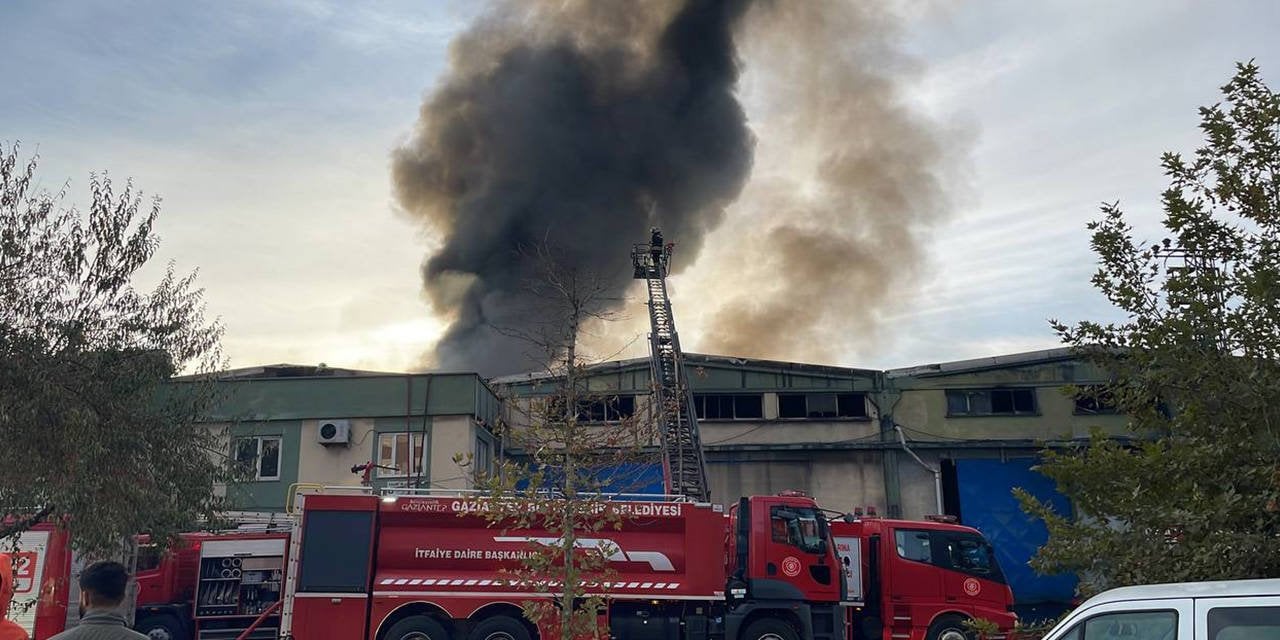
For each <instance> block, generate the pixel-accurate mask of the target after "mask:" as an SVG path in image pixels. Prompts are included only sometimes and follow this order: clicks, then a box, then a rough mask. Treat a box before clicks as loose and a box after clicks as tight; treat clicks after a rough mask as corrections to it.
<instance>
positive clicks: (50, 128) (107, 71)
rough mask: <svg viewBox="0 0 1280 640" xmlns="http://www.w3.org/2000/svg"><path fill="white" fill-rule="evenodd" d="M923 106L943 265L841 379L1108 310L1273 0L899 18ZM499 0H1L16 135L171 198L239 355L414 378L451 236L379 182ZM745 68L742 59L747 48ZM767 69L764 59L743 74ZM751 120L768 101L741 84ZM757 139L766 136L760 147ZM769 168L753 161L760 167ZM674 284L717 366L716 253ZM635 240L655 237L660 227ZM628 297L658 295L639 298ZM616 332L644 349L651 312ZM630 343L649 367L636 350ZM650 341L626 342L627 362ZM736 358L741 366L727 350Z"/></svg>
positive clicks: (1262, 28)
mask: <svg viewBox="0 0 1280 640" xmlns="http://www.w3.org/2000/svg"><path fill="white" fill-rule="evenodd" d="M903 6H904V7H909V10H908V11H906V12H904V14H903V18H902V20H903V24H902V29H901V32H900V35H899V39H898V41H897V43H896V44H897V46H899V47H900V48H901V49H902V50H903V51H904V52H906V53H908V54H910V55H912V56H914V57H915V58H916V61H917V65H918V68H917V72H916V73H914V74H913V75H912V76H911V78H910V79H909V80H908V81H906V83H905V85H904V87H905V90H906V96H907V99H908V100H909V102H910V104H911V108H914V109H918V110H920V111H921V112H923V113H926V114H928V115H929V117H931V118H932V119H933V120H935V121H936V122H939V123H941V125H942V126H944V127H947V128H949V129H953V130H954V131H956V132H957V135H956V136H955V137H954V138H953V139H955V140H957V141H958V142H957V144H961V145H963V147H964V148H963V153H962V154H961V155H962V156H963V158H962V162H961V165H962V166H960V167H959V169H961V174H962V175H963V180H961V181H960V182H958V183H957V184H956V185H955V186H954V192H953V193H951V194H949V199H950V201H951V203H952V210H951V212H950V216H949V217H948V219H947V221H946V222H944V223H942V224H940V225H938V226H936V227H935V228H933V229H931V230H930V231H929V232H928V240H927V243H926V249H927V251H926V254H927V256H928V260H927V264H926V265H925V266H924V270H923V272H922V275H921V277H920V278H918V280H917V281H916V282H915V283H913V284H909V285H906V286H903V287H901V289H900V290H899V291H897V292H895V299H896V301H897V304H895V305H894V308H892V309H891V310H888V311H886V312H885V313H883V314H882V315H881V317H880V322H879V327H878V328H877V330H876V331H875V333H874V336H870V337H868V339H867V340H862V341H858V345H857V347H856V348H839V349H833V351H832V352H831V353H830V354H829V356H828V357H825V358H822V360H823V363H824V364H837V365H846V366H854V367H867V368H881V367H896V366H909V365H917V364H926V363H932V362H944V361H949V360H957V359H964V358H971V357H982V356H991V355H998V354H1004V353H1013V352H1017V351H1024V350H1029V349H1040V348H1049V347H1053V346H1055V345H1056V344H1057V340H1056V338H1055V336H1054V335H1053V333H1052V331H1051V330H1050V329H1049V325H1048V319H1049V318H1059V319H1062V320H1067V321H1073V320H1081V319H1107V318H1110V317H1114V312H1113V311H1111V310H1110V309H1109V308H1108V306H1107V304H1106V302H1105V300H1102V299H1101V297H1100V296H1099V295H1098V294H1097V293H1096V292H1094V291H1093V290H1092V288H1091V287H1090V285H1089V276H1090V275H1091V273H1092V272H1093V271H1094V269H1095V268H1096V262H1095V260H1094V257H1093V256H1092V254H1091V253H1090V250H1089V236H1088V233H1087V231H1086V230H1085V224H1086V223H1087V222H1088V221H1089V220H1091V219H1094V218H1096V217H1097V216H1098V205H1099V203H1101V202H1103V201H1117V200H1118V201H1120V203H1121V204H1122V206H1123V207H1124V208H1125V209H1126V211H1128V212H1129V214H1130V215H1131V217H1132V221H1133V222H1134V224H1135V226H1136V227H1137V228H1138V231H1139V235H1140V236H1142V237H1149V238H1159V237H1161V236H1160V234H1159V228H1158V221H1159V214H1160V212H1159V209H1158V197H1159V193H1160V191H1161V190H1162V189H1163V188H1164V186H1165V180H1164V178H1163V176H1162V175H1161V172H1160V169H1159V166H1158V160H1159V157H1160V154H1161V152H1163V151H1166V150H1172V151H1183V152H1190V151H1192V150H1193V149H1194V148H1195V147H1196V146H1197V145H1198V142H1199V136H1198V131H1197V129H1196V126H1197V124H1198V115H1197V111H1196V110H1197V108H1198V107H1200V106H1202V105H1207V104H1212V103H1213V102H1215V101H1216V100H1217V97H1218V95H1219V94H1218V87H1220V86H1221V85H1222V84H1224V83H1225V82H1226V81H1227V80H1228V79H1229V78H1230V77H1231V75H1232V73H1233V71H1234V63H1235V62H1237V61H1243V60H1248V59H1254V60H1255V61H1256V62H1257V63H1258V64H1259V65H1260V66H1261V68H1262V72H1263V75H1264V77H1265V78H1267V79H1268V80H1270V82H1271V85H1272V86H1273V87H1280V38H1276V37H1275V34H1276V33H1280V4H1277V3H1274V2H1269V1H1244V0H1235V1H1232V0H1224V1H1221V2H1207V1H1205V2H1191V1H1183V0H1165V1H1155V0H1130V1H1126V2H1092V1H1089V2H1067V1H1056V0H1055V1H1043V2H1021V1H1014V0H1009V1H1003V0H990V1H974V2H967V3H944V2H933V3H928V4H920V3H904V4H903ZM481 10H483V3H481V2H453V1H449V0H436V1H429V2H410V1H404V2H393V1H378V2H360V3H351V2H338V1H334V2H325V1H321V0H314V1H280V2H269V3H267V2H251V1H226V2H216V3H215V2H202V3H197V2H190V3H185V2H184V3H173V2H161V1H158V0H157V1H151V2H148V1H128V0H114V1H101V2H93V1H68V2H57V3H51V2H43V1H30V2H27V1H22V0H17V1H14V0H9V1H7V2H3V3H0V60H2V61H3V64H2V67H0V68H3V69H4V73H3V77H4V81H3V82H0V141H5V142H6V143H11V142H14V141H20V142H21V144H22V149H23V150H24V152H26V153H38V154H39V156H40V172H39V173H40V176H41V180H42V184H43V185H44V186H46V187H48V188H50V189H58V188H61V187H62V186H63V185H64V184H66V185H68V186H69V194H70V195H69V200H70V201H71V202H73V203H78V204H83V203H84V202H85V201H86V199H87V197H88V195H87V192H86V185H87V182H88V176H89V173H90V172H93V171H106V172H107V173H108V174H109V175H110V176H112V177H113V178H116V179H125V178H132V179H133V180H134V181H135V182H136V184H137V185H138V186H139V187H140V188H141V189H142V190H143V191H144V192H145V193H147V194H155V195H159V196H160V197H161V198H162V199H163V212H162V214H161V219H160V222H159V224H158V231H159V234H160V235H161V238H162V244H161V246H160V249H159V252H158V261H157V264H155V265H153V266H152V267H149V269H148V270H147V271H146V272H144V273H143V274H142V276H141V278H140V281H141V284H143V285H145V284H146V282H147V280H148V278H155V277H156V275H157V274H158V273H159V271H160V270H161V269H162V268H163V266H164V262H165V261H173V263H174V264H175V265H176V267H177V268H178V269H179V270H182V271H189V270H192V269H198V270H199V278H198V282H199V283H200V284H201V285H202V286H203V287H204V288H205V296H206V301H207V303H208V312H209V314H210V315H211V316H213V317H217V318H219V319H220V321H221V322H222V323H223V324H224V325H225V328H226V334H225V337H224V339H223V349H224V351H225V354H226V356H227V358H228V360H229V364H230V365H231V366H236V367H242V366H252V365H259V364H270V363H277V362H292V363H300V364H319V363H322V362H323V363H326V364H328V365H330V366H345V367H357V368H370V369H379V370H391V371H403V370H412V369H416V368H418V367H420V366H422V362H423V360H422V356H423V353H424V352H426V351H427V350H429V348H430V346H431V345H432V344H433V342H434V340H435V338H436V337H437V336H438V335H439V334H440V332H441V330H442V327H443V324H442V323H441V321H440V320H439V319H437V318H435V317H433V316H432V313H431V309H430V307H429V305H428V304H427V303H426V301H425V300H424V298H423V296H422V295H421V292H420V289H421V284H420V283H421V281H420V276H419V268H420V265H421V263H422V260H423V258H424V256H425V255H427V254H428V253H429V252H430V251H431V249H432V248H433V247H435V246H437V243H438V239H437V238H433V237H432V236H431V235H430V233H429V232H425V231H423V230H422V229H421V228H420V227H419V226H418V225H416V224H415V223H413V222H412V221H411V220H409V219H408V218H407V217H406V216H404V215H402V214H401V213H399V212H397V211H396V208H395V204H394V202H393V199H392V195H391V187H390V179H389V174H388V168H389V164H390V153H391V150H392V149H394V148H395V147H397V146H398V145H400V144H401V143H403V141H404V140H406V138H407V136H408V135H409V133H410V131H411V128H412V126H413V124H414V122H415V120H416V119H417V116H418V109H419V107H420V105H421V102H422V99H423V97H424V96H425V95H427V94H428V93H429V91H430V90H431V89H432V87H433V86H435V84H436V83H437V82H438V81H439V79H440V78H441V76H442V74H443V73H444V72H445V70H446V69H447V68H448V62H449V60H448V51H449V42H450V40H451V39H452V38H453V37H454V36H455V35H456V34H458V33H459V32H461V31H462V30H464V29H465V28H466V27H467V25H468V24H469V23H470V22H471V21H472V20H473V19H474V18H475V16H476V15H477V14H478V12H480V11H481ZM744 66H746V67H747V68H748V70H749V68H750V60H749V59H747V60H744ZM748 73H749V71H748ZM744 103H745V107H746V110H747V113H748V117H749V118H750V117H751V115H752V113H753V111H752V108H753V103H752V101H751V96H750V95H744ZM760 148H761V149H766V150H767V149H768V146H767V145H761V147H760ZM762 161H767V159H764V160H762V159H761V158H759V157H757V163H760V162H762ZM733 220H734V216H733V211H732V210H731V211H730V212H729V215H728V217H727V221H726V223H725V228H724V229H722V230H720V231H717V232H713V233H712V234H711V235H710V236H708V239H707V242H708V250H706V251H704V252H703V254H702V255H701V256H700V258H699V263H698V264H695V265H692V266H691V267H690V268H689V269H687V270H686V272H685V273H684V274H683V275H681V276H678V277H677V278H675V279H674V281H673V282H672V290H673V293H672V298H673V304H674V306H675V313H676V319H677V323H678V325H679V326H680V329H681V334H682V342H683V344H684V346H685V348H686V349H688V350H690V351H698V343H699V340H700V335H701V333H702V332H703V331H705V330H707V328H706V326H705V325H706V316H705V314H703V313H701V311H702V310H703V309H704V306H701V305H699V301H700V300H706V299H707V298H708V296H714V295H715V287H714V286H712V283H710V282H708V281H706V278H703V279H702V280H700V279H699V277H698V274H699V273H700V272H701V273H709V272H715V271H717V268H720V269H723V267H724V265H722V264H721V265H717V264H716V261H717V260H724V259H727V258H724V256H725V255H727V254H725V252H717V251H716V250H715V247H716V245H717V243H721V244H722V245H727V244H729V243H731V242H732V241H733V239H734V237H735V236H734V234H735V233H737V234H741V233H745V232H746V231H744V230H742V229H740V228H738V229H735V228H733V225H732V223H733ZM641 240H642V239H641ZM632 303H633V306H638V305H642V300H641V299H640V298H639V297H638V296H637V297H636V298H635V299H634V300H633V301H632ZM630 315H632V316H633V322H632V323H631V324H630V325H628V327H627V329H626V330H624V331H622V332H621V333H623V334H625V333H626V332H627V331H631V332H632V334H633V337H634V335H638V334H639V333H640V332H642V331H643V325H642V324H637V323H639V322H640V321H642V320H643V319H644V315H643V307H642V306H638V308H637V309H633V310H632V311H631V314H630ZM623 342H624V343H627V344H630V347H629V348H628V349H624V351H623V352H622V353H624V354H628V355H639V353H640V352H638V351H636V350H637V349H642V348H643V342H642V341H626V340H624V341H623ZM633 352H634V353H633ZM725 355H733V354H725Z"/></svg>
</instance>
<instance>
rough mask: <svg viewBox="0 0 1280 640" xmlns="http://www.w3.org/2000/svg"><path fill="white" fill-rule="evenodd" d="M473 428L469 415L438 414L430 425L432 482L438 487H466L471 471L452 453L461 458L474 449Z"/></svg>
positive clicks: (434, 486) (469, 483)
mask: <svg viewBox="0 0 1280 640" xmlns="http://www.w3.org/2000/svg"><path fill="white" fill-rule="evenodd" d="M475 442H476V428H475V423H474V422H472V420H471V418H470V416H440V417H438V418H436V420H435V421H434V423H433V424H432V429H431V449H430V451H429V452H428V453H427V457H428V459H429V461H430V471H431V473H430V476H431V486H432V488H437V489H469V488H471V487H473V486H475V483H473V482H471V479H470V478H471V475H470V471H468V470H466V469H464V468H462V467H461V466H459V465H458V463H457V462H455V461H454V456H455V455H462V456H463V457H464V458H465V457H466V456H467V455H468V454H470V453H472V451H474V449H475Z"/></svg>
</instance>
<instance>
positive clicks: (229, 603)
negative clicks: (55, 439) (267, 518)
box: [13, 524, 288, 640]
mask: <svg viewBox="0 0 1280 640" xmlns="http://www.w3.org/2000/svg"><path fill="white" fill-rule="evenodd" d="M68 542H69V533H68V532H67V530H66V529H60V528H57V527H54V526H53V525H50V524H42V525H39V526H37V527H35V528H34V529H32V530H31V531H28V532H25V533H23V534H22V536H21V537H20V538H19V541H18V549H19V552H18V554H17V556H16V558H15V562H16V564H17V567H16V568H17V571H16V572H15V574H16V579H17V582H18V585H17V590H16V591H17V594H16V597H15V599H14V604H15V606H14V607H13V609H14V611H15V612H17V614H16V615H15V616H14V618H15V620H16V621H17V622H18V624H19V625H20V626H22V627H23V628H24V629H25V630H26V631H27V633H29V634H30V635H31V637H32V638H33V639H34V640H45V639H46V638H49V637H50V636H53V635H54V634H57V633H59V632H61V631H63V630H65V629H67V628H68V627H69V626H73V625H74V624H75V623H76V620H77V619H78V617H79V606H78V602H79V597H80V596H79V588H78V586H79V585H78V584H77V583H76V579H75V578H76V576H78V575H79V571H80V569H82V568H83V566H82V565H83V564H84V562H83V560H82V559H81V558H80V557H79V556H78V555H77V554H75V553H73V552H72V551H71V548H70V545H69V544H68ZM287 544H288V533H285V532H271V531H252V530H250V531H236V532H227V533H191V534H183V535H182V536H181V538H180V540H179V541H178V543H177V544H176V545H175V546H174V547H173V548H172V549H170V550H168V551H166V552H164V553H161V552H159V550H158V549H157V548H156V546H155V545H152V544H150V542H149V541H148V540H147V538H146V537H145V536H143V537H140V538H139V540H138V554H137V569H136V576H137V590H136V605H135V610H134V628H135V629H137V630H139V631H141V632H143V633H145V634H147V635H148V636H149V637H151V638H153V639H155V640H189V639H191V638H195V637H202V638H236V637H238V635H239V634H240V632H241V631H242V630H244V629H246V628H247V627H249V626H250V624H252V623H253V621H254V620H255V619H256V618H258V617H259V616H260V614H262V613H263V612H265V611H266V610H267V609H268V608H269V607H270V606H271V605H272V604H273V603H274V602H276V601H277V600H279V599H280V591H281V588H282V585H283V572H284V556H285V550H286V547H287ZM224 565H225V566H224ZM32 602H34V604H31V603H32ZM276 620H278V618H276ZM265 622H266V624H265V625H261V629H262V630H261V631H260V632H257V633H255V634H253V636H252V637H254V638H275V637H276V635H277V634H276V629H277V628H278V622H275V620H273V619H271V618H268V619H267V620H266V621H265Z"/></svg>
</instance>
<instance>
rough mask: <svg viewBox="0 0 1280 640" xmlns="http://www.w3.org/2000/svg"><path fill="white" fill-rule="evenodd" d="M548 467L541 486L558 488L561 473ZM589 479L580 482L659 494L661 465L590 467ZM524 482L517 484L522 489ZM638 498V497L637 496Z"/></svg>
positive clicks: (611, 490) (606, 490) (605, 488)
mask: <svg viewBox="0 0 1280 640" xmlns="http://www.w3.org/2000/svg"><path fill="white" fill-rule="evenodd" d="M557 471H558V470H555V469H548V470H547V474H546V477H544V478H543V485H544V487H543V488H546V489H558V488H559V486H560V484H561V482H562V480H561V476H562V474H561V473H558V472H557ZM586 474H587V475H588V476H590V478H589V479H586V480H584V482H583V483H582V484H585V485H589V486H592V487H593V488H598V489H599V490H600V491H601V492H602V493H626V494H661V493H663V482H662V465H659V464H646V463H628V464H620V465H613V466H609V467H602V468H598V469H591V470H589V471H587V472H586ZM526 486H528V485H527V483H526V482H521V483H519V484H518V486H517V488H519V489H523V488H525V487H526ZM637 499H639V498H637Z"/></svg>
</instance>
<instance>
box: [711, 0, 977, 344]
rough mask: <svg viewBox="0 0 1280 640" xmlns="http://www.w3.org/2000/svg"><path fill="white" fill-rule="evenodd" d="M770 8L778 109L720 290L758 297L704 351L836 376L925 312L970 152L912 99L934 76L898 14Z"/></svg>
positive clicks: (835, 6)
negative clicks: (928, 267)
mask: <svg viewBox="0 0 1280 640" xmlns="http://www.w3.org/2000/svg"><path fill="white" fill-rule="evenodd" d="M760 9H761V10H760V11H757V12H753V15H752V19H751V20H749V21H748V24H747V25H746V26H745V33H744V34H743V37H742V42H743V47H744V51H743V56H744V60H745V61H746V62H745V64H746V65H748V68H749V69H750V70H751V73H752V74H755V73H756V72H760V81H759V84H758V85H753V88H754V89H756V90H757V91H758V92H759V93H761V95H763V96H764V98H763V102H764V103H765V104H764V108H763V109H762V111H764V112H765V113H764V116H763V118H762V119H763V120H764V122H763V123H762V124H761V125H760V129H759V134H760V137H761V148H760V149H759V151H758V156H757V174H758V175H756V176H755V177H753V179H752V183H751V185H749V186H748V187H747V190H746V191H745V192H744V194H743V196H742V201H741V202H740V203H739V205H738V206H737V207H736V208H735V211H734V215H733V222H734V225H735V226H739V227H749V228H751V229H752V231H751V233H750V234H749V235H746V236H743V237H740V238H739V240H740V241H737V242H734V243H733V245H732V246H734V247H735V248H736V251H735V252H734V254H732V256H731V257H730V258H728V259H727V260H724V262H725V263H732V265H731V266H729V265H728V264H723V265H719V268H718V269H717V273H716V274H715V275H714V276H711V277H710V278H709V279H710V280H712V281H713V282H714V281H720V282H725V283H733V282H750V283H752V286H751V287H749V288H748V289H747V290H745V291H740V292H739V293H738V295H736V296H731V297H730V298H729V299H728V300H725V301H723V302H721V303H720V305H719V306H718V308H717V310H716V311H715V312H714V313H713V314H711V318H710V321H709V323H708V324H706V325H705V326H704V327H703V329H704V330H703V333H702V336H701V338H700V339H699V340H698V341H697V344H696V345H692V346H695V347H696V348H697V349H700V350H704V351H706V352H710V353H723V354H727V355H734V356H754V357H760V358H775V359H784V360H797V359H799V360H806V361H812V362H824V363H835V362H838V361H842V360H846V359H847V358H849V357H850V355H851V354H853V353H862V354H865V353H868V352H872V351H874V349H875V348H876V346H877V345H878V343H879V341H880V339H881V336H879V335H878V331H877V330H878V328H879V327H880V326H881V325H882V324H883V321H884V316H885V315H886V314H887V313H889V312H892V311H894V310H895V307H897V306H898V305H900V304H903V301H905V300H909V299H910V298H911V294H912V292H913V290H914V289H913V288H912V287H911V285H912V283H913V281H914V280H915V279H917V278H918V276H919V275H920V273H921V267H922V265H923V264H924V262H925V260H924V258H925V255H924V248H923V247H924V242H925V241H926V239H927V237H928V233H929V231H930V229H931V228H932V227H934V226H935V225H937V224H938V223H939V222H940V221H942V220H944V219H945V218H946V216H947V214H948V212H949V202H948V198H947V194H948V193H951V192H953V191H954V190H955V189H956V188H958V187H959V186H960V182H959V181H958V178H959V177H961V176H960V175H959V172H960V170H962V169H961V168H962V167H963V165H964V162H963V158H962V157H961V155H962V154H964V153H965V152H966V149H967V145H966V144H964V142H965V140H964V136H963V132H961V131H949V130H946V129H944V128H943V127H941V126H939V125H938V124H937V123H935V122H933V121H931V120H929V119H928V118H927V117H925V116H924V115H922V114H921V113H920V112H919V109H917V108H915V107H913V106H912V105H911V104H910V103H909V101H908V100H907V97H906V96H905V95H904V93H905V86H906V82H908V81H910V80H911V79H912V78H914V77H915V76H916V75H917V72H918V69H917V68H916V66H915V64H914V61H913V60H911V59H910V58H909V57H907V56H905V55H904V54H903V53H902V52H901V51H900V49H899V47H898V46H897V42H898V38H899V36H900V25H899V19H898V18H897V17H896V16H895V15H894V14H893V13H892V12H891V9H890V8H889V5H887V4H886V3H880V2H856V3H855V2H834V1H823V0H813V1H811V2H810V1H806V2H777V3H770V4H769V5H767V6H761V7H760ZM779 158H781V159H782V161H781V162H778V161H776V160H777V159H779ZM778 165H784V166H778ZM739 216H741V218H739ZM728 227H729V225H726V231H729V229H728ZM719 238H720V236H719V234H718V235H717V239H719ZM720 290H721V291H724V290H725V289H724V288H721V289H720ZM688 343H689V341H686V344H688Z"/></svg>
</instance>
